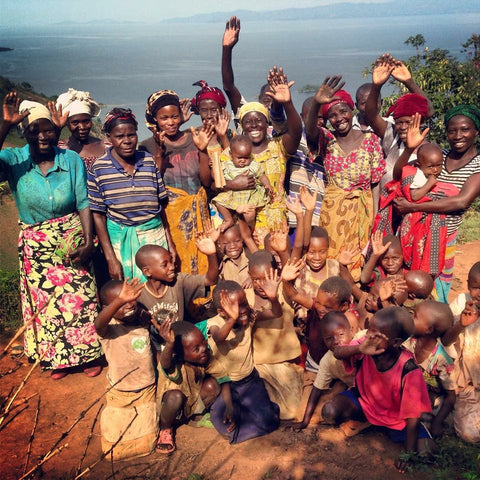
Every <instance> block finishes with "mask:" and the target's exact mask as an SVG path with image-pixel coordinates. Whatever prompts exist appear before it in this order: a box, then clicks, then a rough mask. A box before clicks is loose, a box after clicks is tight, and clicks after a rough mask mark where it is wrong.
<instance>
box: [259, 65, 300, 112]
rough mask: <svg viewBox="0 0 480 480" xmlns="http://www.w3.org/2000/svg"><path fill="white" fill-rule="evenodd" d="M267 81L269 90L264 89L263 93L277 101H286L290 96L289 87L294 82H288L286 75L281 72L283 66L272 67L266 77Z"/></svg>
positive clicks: (288, 100) (289, 99)
mask: <svg viewBox="0 0 480 480" xmlns="http://www.w3.org/2000/svg"><path fill="white" fill-rule="evenodd" d="M267 83H268V86H269V87H270V91H268V90H267V91H266V92H265V95H268V96H269V97H270V98H272V99H273V100H275V101H276V102H278V103H288V102H290V101H291V99H292V97H291V94H290V88H291V87H292V86H293V85H294V84H295V82H293V81H292V82H289V81H288V79H287V76H286V75H285V74H284V73H283V68H282V67H280V68H279V69H277V67H276V66H275V67H273V68H272V69H271V70H270V72H269V74H268V77H267Z"/></svg>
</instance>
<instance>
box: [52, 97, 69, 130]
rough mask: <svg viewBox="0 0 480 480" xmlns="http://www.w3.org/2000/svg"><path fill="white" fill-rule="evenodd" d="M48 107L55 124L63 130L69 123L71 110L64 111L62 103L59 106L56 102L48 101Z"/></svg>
mask: <svg viewBox="0 0 480 480" xmlns="http://www.w3.org/2000/svg"><path fill="white" fill-rule="evenodd" d="M47 108H48V111H49V112H50V115H51V116H52V122H53V124H54V125H55V126H56V127H57V128H59V129H60V130H61V129H62V128H63V127H64V126H65V125H66V124H67V121H68V114H69V111H68V110H65V112H64V111H63V108H62V106H61V105H59V106H58V108H57V104H56V103H55V102H48V103H47Z"/></svg>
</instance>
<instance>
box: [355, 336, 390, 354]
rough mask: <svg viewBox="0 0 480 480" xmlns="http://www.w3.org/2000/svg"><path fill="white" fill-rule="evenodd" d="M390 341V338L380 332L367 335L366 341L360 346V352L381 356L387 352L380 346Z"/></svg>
mask: <svg viewBox="0 0 480 480" xmlns="http://www.w3.org/2000/svg"><path fill="white" fill-rule="evenodd" d="M385 341H388V337H387V336H386V335H384V334H383V333H380V332H374V333H367V336H366V338H365V340H364V341H363V342H362V343H361V344H360V345H359V347H358V348H359V350H360V352H361V353H363V354H364V355H380V354H381V353H383V352H384V351H385V349H384V348H381V347H380V345H382V343H384V342H385Z"/></svg>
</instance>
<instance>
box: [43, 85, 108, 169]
mask: <svg viewBox="0 0 480 480" xmlns="http://www.w3.org/2000/svg"><path fill="white" fill-rule="evenodd" d="M49 109H50V113H51V114H52V118H53V120H54V123H55V124H56V126H57V127H58V128H59V129H62V128H63V127H64V126H65V125H66V126H67V127H68V129H69V130H70V132H71V136H70V137H69V138H68V139H67V140H59V142H58V147H59V148H65V149H68V150H73V151H74V152H77V153H78V154H79V155H80V156H81V157H82V160H83V162H84V163H85V166H86V167H87V169H88V168H89V167H90V165H91V164H92V163H93V162H94V161H95V160H96V159H97V158H98V157H101V156H102V155H104V154H105V149H106V147H107V146H109V145H106V144H105V141H104V140H101V139H99V138H95V137H92V135H90V130H91V129H92V118H93V117H96V116H97V115H98V114H99V113H100V105H99V104H98V103H97V102H96V101H95V100H94V99H93V98H92V97H90V93H89V92H82V91H77V90H74V89H73V88H69V89H68V92H66V93H62V94H61V95H59V97H58V98H57V103H56V105H55V104H54V103H53V102H50V103H49Z"/></svg>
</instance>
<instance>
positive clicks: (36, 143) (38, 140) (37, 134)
mask: <svg viewBox="0 0 480 480" xmlns="http://www.w3.org/2000/svg"><path fill="white" fill-rule="evenodd" d="M24 134H25V138H26V139H27V142H28V144H29V145H30V149H31V150H32V153H33V154H34V155H48V154H50V153H53V147H54V146H55V145H56V143H57V134H56V132H55V128H54V126H53V123H52V122H51V121H50V120H48V119H46V118H39V119H38V120H35V121H34V122H32V123H31V124H30V125H28V127H27V128H26V129H25V132H24Z"/></svg>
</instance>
